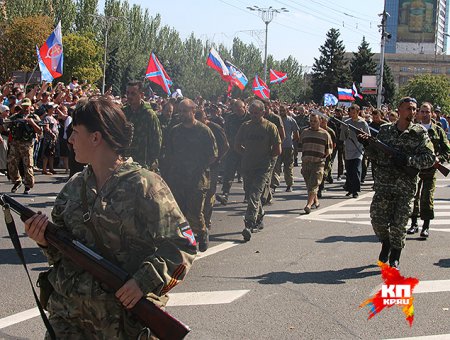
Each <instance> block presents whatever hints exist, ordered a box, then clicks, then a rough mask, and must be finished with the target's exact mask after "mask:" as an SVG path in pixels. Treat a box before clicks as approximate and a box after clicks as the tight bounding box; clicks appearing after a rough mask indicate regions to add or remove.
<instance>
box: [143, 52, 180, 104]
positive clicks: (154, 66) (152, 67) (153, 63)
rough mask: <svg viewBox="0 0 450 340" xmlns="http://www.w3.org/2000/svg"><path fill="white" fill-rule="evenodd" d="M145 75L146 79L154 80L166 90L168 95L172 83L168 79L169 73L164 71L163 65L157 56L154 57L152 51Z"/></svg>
mask: <svg viewBox="0 0 450 340" xmlns="http://www.w3.org/2000/svg"><path fill="white" fill-rule="evenodd" d="M145 77H146V78H147V79H148V80H150V81H152V82H154V83H155V84H158V85H159V86H161V87H162V89H163V90H164V92H166V93H167V95H170V93H171V92H170V87H171V86H172V84H173V83H172V80H171V79H170V77H169V75H168V74H167V73H166V70H164V67H163V66H162V64H161V63H160V62H159V60H158V58H156V55H155V53H153V52H152V54H151V55H150V60H149V61H148V66H147V71H146V72H145Z"/></svg>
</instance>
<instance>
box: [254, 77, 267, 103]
mask: <svg viewBox="0 0 450 340" xmlns="http://www.w3.org/2000/svg"><path fill="white" fill-rule="evenodd" d="M253 93H254V94H255V95H256V96H258V97H259V98H261V99H269V98H270V90H269V88H268V87H267V85H266V83H265V82H263V81H262V79H259V77H258V75H256V76H255V79H254V80H253Z"/></svg>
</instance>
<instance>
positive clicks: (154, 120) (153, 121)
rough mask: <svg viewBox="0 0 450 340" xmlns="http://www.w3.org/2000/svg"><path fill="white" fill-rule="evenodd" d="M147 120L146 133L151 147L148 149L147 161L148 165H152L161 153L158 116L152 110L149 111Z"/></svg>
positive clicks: (160, 131) (160, 133)
mask: <svg viewBox="0 0 450 340" xmlns="http://www.w3.org/2000/svg"><path fill="white" fill-rule="evenodd" d="M148 120H149V121H148V124H149V127H148V128H149V130H148V133H149V137H150V141H149V145H151V148H149V149H148V155H147V159H148V165H152V164H153V163H154V162H155V161H156V159H158V157H159V153H160V151H161V144H162V130H161V123H160V122H159V119H158V116H157V115H156V113H155V112H154V111H153V110H149V118H148Z"/></svg>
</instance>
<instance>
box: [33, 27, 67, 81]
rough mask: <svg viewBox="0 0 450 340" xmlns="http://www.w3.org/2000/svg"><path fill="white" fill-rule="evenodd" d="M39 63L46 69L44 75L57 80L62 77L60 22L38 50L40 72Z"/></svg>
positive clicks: (62, 55)
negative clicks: (48, 74) (47, 74)
mask: <svg viewBox="0 0 450 340" xmlns="http://www.w3.org/2000/svg"><path fill="white" fill-rule="evenodd" d="M41 61H42V64H43V66H45V67H46V68H47V71H45V70H44V73H46V72H48V73H50V75H51V77H52V78H58V77H61V76H62V75H63V61H64V54H63V45H62V33H61V21H60V22H58V25H56V28H55V29H54V30H53V32H52V34H50V36H49V37H48V38H47V40H46V41H45V43H44V45H42V46H41V48H40V49H39V53H38V62H39V68H40V70H41V72H42V68H41V67H42V66H41ZM48 79H50V78H48ZM52 80H53V79H52Z"/></svg>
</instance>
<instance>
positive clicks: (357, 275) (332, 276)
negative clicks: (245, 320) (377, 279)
mask: <svg viewBox="0 0 450 340" xmlns="http://www.w3.org/2000/svg"><path fill="white" fill-rule="evenodd" d="M370 268H378V267H377V266H376V265H369V266H362V267H355V268H345V269H340V270H325V271H320V272H304V273H290V272H271V273H267V274H264V275H260V276H252V277H246V278H245V279H248V280H258V282H259V283H260V284H270V285H272V284H282V283H287V282H292V283H296V284H303V283H317V284H333V285H334V284H344V283H346V281H347V280H355V279H362V278H365V277H368V276H374V275H380V271H379V270H376V271H370V272H363V271H364V270H365V269H370Z"/></svg>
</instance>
